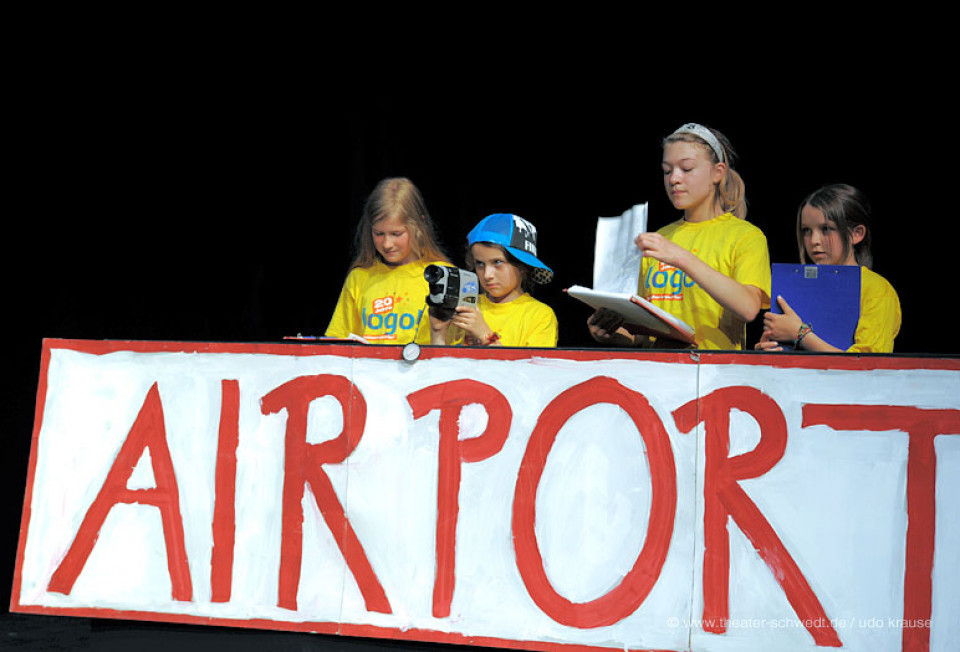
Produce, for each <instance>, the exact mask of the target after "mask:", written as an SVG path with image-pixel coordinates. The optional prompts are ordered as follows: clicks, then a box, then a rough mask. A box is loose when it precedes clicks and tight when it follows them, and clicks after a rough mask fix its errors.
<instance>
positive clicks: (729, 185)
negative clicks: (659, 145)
mask: <svg viewBox="0 0 960 652" xmlns="http://www.w3.org/2000/svg"><path fill="white" fill-rule="evenodd" d="M707 129H709V130H710V132H711V133H712V134H713V135H714V136H715V137H716V139H717V140H718V141H719V142H720V147H722V148H723V161H721V160H719V159H718V158H717V153H716V152H715V151H714V150H713V148H712V147H711V146H710V145H709V144H707V141H705V140H704V139H702V138H700V137H699V136H697V135H695V134H691V133H686V132H681V133H673V134H670V135H669V136H667V137H666V138H664V139H663V145H664V146H666V145H668V144H670V143H677V142H684V143H692V144H694V145H697V146H699V147H701V148H703V150H704V151H705V152H706V153H707V157H708V159H709V160H710V161H711V162H712V163H713V164H714V165H716V164H717V163H725V164H726V166H727V172H726V174H724V175H723V180H722V181H721V182H720V183H719V185H718V186H717V194H716V197H715V200H716V202H717V204H718V205H719V207H720V209H721V210H722V211H723V212H724V213H733V214H734V215H735V216H736V217H739V218H740V219H741V220H745V219H747V189H746V184H744V182H743V178H742V177H741V176H740V173H738V172H737V171H736V170H734V169H733V162H734V160H735V159H736V158H737V153H736V152H735V151H734V150H733V146H732V145H731V144H730V141H729V140H727V137H726V136H724V135H723V134H722V133H720V132H719V131H717V130H716V129H713V128H710V127H707Z"/></svg>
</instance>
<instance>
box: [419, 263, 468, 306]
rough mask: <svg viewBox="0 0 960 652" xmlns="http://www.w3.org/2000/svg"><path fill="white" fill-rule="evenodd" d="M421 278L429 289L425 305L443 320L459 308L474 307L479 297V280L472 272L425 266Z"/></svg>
mask: <svg viewBox="0 0 960 652" xmlns="http://www.w3.org/2000/svg"><path fill="white" fill-rule="evenodd" d="M423 278H424V279H426V281H427V284H428V285H429V287H430V293H429V294H428V295H427V305H428V306H431V309H432V310H434V311H435V312H437V313H438V314H439V315H440V316H442V317H443V318H445V319H446V318H449V316H451V315H452V314H453V313H454V311H455V310H456V309H457V308H458V307H459V306H475V305H477V300H478V298H479V296H480V279H478V278H477V275H476V274H474V273H473V272H470V271H467V270H465V269H460V268H459V267H450V266H447V265H427V268H426V269H425V270H423Z"/></svg>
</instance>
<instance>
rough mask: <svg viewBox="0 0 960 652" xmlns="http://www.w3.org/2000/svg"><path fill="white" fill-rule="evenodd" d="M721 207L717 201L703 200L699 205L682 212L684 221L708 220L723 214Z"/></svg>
mask: <svg viewBox="0 0 960 652" xmlns="http://www.w3.org/2000/svg"><path fill="white" fill-rule="evenodd" d="M723 212H724V211H723V208H722V207H721V206H720V204H719V202H709V203H708V202H704V203H703V204H701V205H700V206H694V207H691V208H689V209H687V210H685V211H684V212H683V221H684V222H693V223H697V222H708V221H710V220H712V219H713V218H715V217H720V216H721V215H723Z"/></svg>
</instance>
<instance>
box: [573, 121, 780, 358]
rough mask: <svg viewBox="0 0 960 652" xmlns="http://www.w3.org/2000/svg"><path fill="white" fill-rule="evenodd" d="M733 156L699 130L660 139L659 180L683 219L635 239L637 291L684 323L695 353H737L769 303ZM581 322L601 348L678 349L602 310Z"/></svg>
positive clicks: (710, 133) (718, 137)
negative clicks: (633, 329)
mask: <svg viewBox="0 0 960 652" xmlns="http://www.w3.org/2000/svg"><path fill="white" fill-rule="evenodd" d="M733 158H734V153H733V149H732V148H731V147H730V143H729V142H728V141H727V139H726V138H725V137H724V136H723V135H722V134H721V133H720V132H718V131H716V130H714V129H710V128H708V127H704V126H703V125H699V124H696V123H688V124H685V125H683V126H682V127H680V128H679V129H677V130H676V131H674V132H673V133H672V134H671V135H670V136H668V137H667V138H666V139H665V140H664V142H663V161H662V168H663V182H664V187H665V189H666V191H667V196H668V197H669V198H670V202H671V203H672V204H673V205H674V207H675V208H677V209H678V210H680V211H683V218H682V219H680V220H677V221H675V222H673V223H671V224H668V225H667V226H665V227H663V228H661V229H660V230H659V231H657V232H656V233H641V234H640V235H639V236H637V239H636V245H637V247H638V248H639V249H640V251H641V252H642V253H643V261H642V264H641V269H640V287H639V288H638V294H639V295H640V296H642V297H644V298H646V299H647V300H648V301H650V302H651V303H653V304H654V305H656V306H658V307H660V308H662V309H663V310H665V311H666V312H668V313H669V314H671V315H673V316H675V317H677V318H679V319H681V320H683V321H684V322H686V323H688V324H690V325H691V326H692V327H693V329H694V338H695V339H696V343H697V347H698V348H702V349H743V348H744V347H745V343H746V324H747V323H749V322H751V321H753V320H754V319H756V317H757V315H758V314H759V313H760V310H762V309H763V308H767V307H769V306H770V254H769V251H768V248H767V239H766V237H765V236H764V234H763V232H762V231H761V230H760V229H759V228H757V227H756V226H754V225H753V224H750V223H749V222H747V221H746V212H747V206H746V200H745V197H744V184H743V179H742V178H741V177H740V175H739V174H737V172H736V171H735V170H734V169H733ZM587 325H588V326H589V328H590V333H591V335H592V336H593V338H594V339H595V340H597V341H598V342H601V343H604V344H610V345H616V346H660V347H664V346H668V347H669V346H677V345H678V343H676V342H663V341H655V340H651V339H650V338H649V337H647V336H646V335H643V334H637V333H633V332H631V331H629V330H627V329H626V328H625V327H624V325H623V320H622V319H620V318H619V317H618V316H617V315H615V314H613V313H611V312H610V311H604V310H600V311H597V312H596V313H594V314H593V315H591V317H590V319H589V320H588V321H587ZM680 346H686V345H685V344H684V345H680Z"/></svg>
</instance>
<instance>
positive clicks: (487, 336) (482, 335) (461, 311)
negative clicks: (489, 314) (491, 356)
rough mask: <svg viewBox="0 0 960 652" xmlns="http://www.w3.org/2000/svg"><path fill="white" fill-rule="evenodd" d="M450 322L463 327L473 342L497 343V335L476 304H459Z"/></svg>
mask: <svg viewBox="0 0 960 652" xmlns="http://www.w3.org/2000/svg"><path fill="white" fill-rule="evenodd" d="M450 323H451V324H453V325H454V326H457V327H459V328H462V329H463V330H464V331H465V332H466V334H467V338H468V339H470V340H474V342H472V343H473V344H487V345H493V344H496V336H495V333H494V332H493V329H491V328H490V327H489V326H488V325H487V322H486V320H485V319H484V318H483V313H481V312H480V309H479V308H477V307H476V306H458V307H457V311H456V313H454V315H453V318H452V319H451V320H450Z"/></svg>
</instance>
